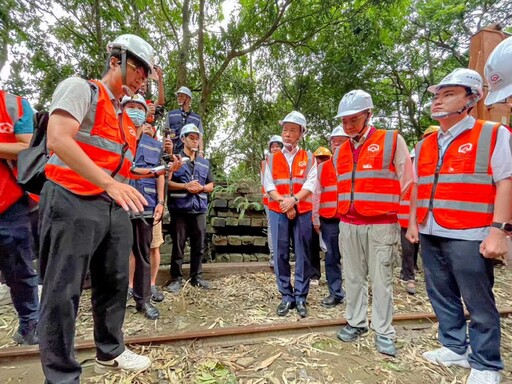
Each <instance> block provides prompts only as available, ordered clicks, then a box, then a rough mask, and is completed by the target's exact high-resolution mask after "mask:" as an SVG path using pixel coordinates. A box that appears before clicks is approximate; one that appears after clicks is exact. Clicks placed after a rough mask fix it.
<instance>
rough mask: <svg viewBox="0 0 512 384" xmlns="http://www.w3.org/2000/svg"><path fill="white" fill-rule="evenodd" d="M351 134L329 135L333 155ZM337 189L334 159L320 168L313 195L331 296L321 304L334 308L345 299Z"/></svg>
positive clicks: (339, 130)
mask: <svg viewBox="0 0 512 384" xmlns="http://www.w3.org/2000/svg"><path fill="white" fill-rule="evenodd" d="M348 138H349V137H348V135H347V134H346V133H345V131H344V130H343V127H341V126H337V127H336V128H334V129H333V130H332V132H331V134H330V135H329V143H330V145H331V150H332V152H336V150H337V148H338V147H339V146H340V145H341V144H342V143H343V142H345V141H346V140H348ZM337 191H338V187H337V178H336V169H335V168H334V163H333V162H332V160H331V159H329V160H328V161H324V162H322V163H321V164H319V165H318V173H317V184H316V190H315V194H314V196H313V228H314V230H315V232H317V233H318V234H319V235H320V237H321V240H322V242H323V243H324V244H325V248H326V250H325V276H326V279H327V286H328V289H329V294H328V295H327V296H326V297H325V298H323V299H322V301H321V305H322V306H323V307H325V308H333V307H335V306H337V305H339V304H341V303H343V299H344V297H345V292H343V287H342V275H341V254H340V249H339V238H338V237H339V232H340V231H339V225H340V217H339V215H338V192H337Z"/></svg>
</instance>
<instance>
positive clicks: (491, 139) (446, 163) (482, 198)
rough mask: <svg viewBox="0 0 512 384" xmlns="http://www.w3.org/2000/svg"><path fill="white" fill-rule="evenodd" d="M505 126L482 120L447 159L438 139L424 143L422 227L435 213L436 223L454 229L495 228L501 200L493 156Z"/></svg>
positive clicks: (420, 148)
mask: <svg viewBox="0 0 512 384" xmlns="http://www.w3.org/2000/svg"><path fill="white" fill-rule="evenodd" d="M499 126H500V124H499V123H494V122H489V121H483V120H477V121H476V122H475V125H474V126H473V128H472V129H468V130H466V131H464V132H462V133H461V134H460V135H459V136H457V137H456V138H455V139H454V140H453V141H452V142H451V143H450V144H449V145H448V147H447V148H446V150H445V153H444V155H443V157H442V159H441V160H439V149H438V141H437V140H438V135H431V136H429V137H427V138H426V139H425V140H422V141H421V142H420V143H418V145H417V146H416V156H417V161H416V172H417V175H418V204H417V205H418V208H417V216H418V223H423V222H424V221H425V220H426V218H427V216H428V211H432V213H433V215H434V218H435V220H436V222H437V223H438V224H439V225H441V226H442V227H444V228H448V229H470V228H480V227H485V226H488V225H490V223H491V222H492V217H493V212H494V198H495V195H496V186H495V184H494V181H493V178H492V169H491V157H492V153H493V150H494V147H495V145H496V139H497V135H498V128H499ZM441 162H442V163H441ZM440 163H441V164H440Z"/></svg>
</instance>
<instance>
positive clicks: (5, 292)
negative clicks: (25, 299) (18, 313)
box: [0, 283, 12, 305]
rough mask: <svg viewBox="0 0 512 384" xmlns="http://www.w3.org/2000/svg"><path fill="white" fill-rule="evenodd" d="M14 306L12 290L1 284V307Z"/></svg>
mask: <svg viewBox="0 0 512 384" xmlns="http://www.w3.org/2000/svg"><path fill="white" fill-rule="evenodd" d="M8 304H12V299H11V289H10V288H9V287H8V286H7V284H1V283H0V305H8Z"/></svg>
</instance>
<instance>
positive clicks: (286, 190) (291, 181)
mask: <svg viewBox="0 0 512 384" xmlns="http://www.w3.org/2000/svg"><path fill="white" fill-rule="evenodd" d="M313 161H314V160H313V154H312V153H311V152H309V151H305V150H303V149H299V150H298V151H297V153H296V154H295V156H294V158H293V162H292V167H291V170H290V166H289V165H288V161H287V160H286V157H285V156H284V154H283V153H282V152H276V153H273V154H271V155H269V156H268V158H267V163H268V167H269V169H270V171H271V172H272V179H273V181H274V185H275V187H276V190H277V192H278V193H279V194H280V195H281V196H283V197H289V196H291V195H295V194H297V193H299V191H300V190H301V189H302V186H303V185H304V183H305V182H306V179H307V176H308V173H309V171H310V169H311V167H312V166H313ZM268 207H269V209H271V210H273V211H275V212H279V213H281V208H280V207H279V202H278V201H275V200H273V199H272V198H271V197H269V203H268ZM297 210H298V212H299V213H304V212H309V211H311V210H313V204H312V200H311V194H309V195H308V197H307V198H306V199H303V200H301V201H299V202H298V203H297Z"/></svg>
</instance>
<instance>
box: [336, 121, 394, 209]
mask: <svg viewBox="0 0 512 384" xmlns="http://www.w3.org/2000/svg"><path fill="white" fill-rule="evenodd" d="M397 137H398V132H397V131H386V130H381V129H379V130H376V131H375V132H374V133H373V134H372V135H370V137H368V138H367V139H366V141H365V142H364V143H363V144H362V145H361V149H360V152H359V159H358V161H357V164H354V157H353V154H352V148H351V147H350V141H349V140H347V141H346V142H345V143H343V144H342V145H341V146H340V147H339V148H338V149H337V150H336V152H335V153H334V159H333V161H334V164H335V165H336V173H337V175H338V213H339V214H340V215H344V214H346V213H347V212H348V211H349V209H350V205H351V204H352V203H353V204H354V208H355V210H356V211H357V213H359V214H360V215H363V216H380V215H385V214H390V213H397V212H398V209H399V202H400V182H399V180H398V176H397V175H396V170H395V166H394V164H393V160H394V158H395V151H396V143H397Z"/></svg>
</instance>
